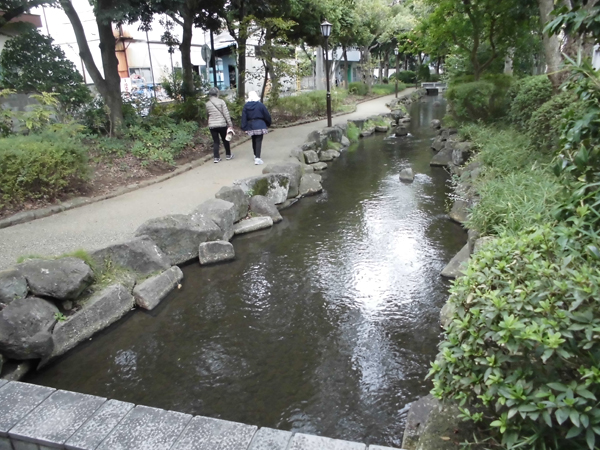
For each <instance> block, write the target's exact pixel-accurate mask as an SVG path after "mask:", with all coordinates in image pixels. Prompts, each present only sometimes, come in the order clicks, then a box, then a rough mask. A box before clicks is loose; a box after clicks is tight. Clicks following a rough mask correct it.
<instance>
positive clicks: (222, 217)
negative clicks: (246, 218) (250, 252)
mask: <svg viewBox="0 0 600 450" xmlns="http://www.w3.org/2000/svg"><path fill="white" fill-rule="evenodd" d="M235 217H236V208H235V205H234V204H233V203H232V202H228V201H226V200H221V199H219V198H211V199H209V200H206V201H205V202H203V203H202V204H200V206H198V207H197V208H196V209H195V210H194V211H193V212H192V220H194V221H196V222H202V221H203V220H206V221H210V220H212V221H213V222H214V223H216V224H217V226H218V227H219V228H220V229H221V231H222V232H223V235H222V236H221V239H222V240H224V241H228V240H229V239H231V238H232V237H233V223H234V222H235Z"/></svg>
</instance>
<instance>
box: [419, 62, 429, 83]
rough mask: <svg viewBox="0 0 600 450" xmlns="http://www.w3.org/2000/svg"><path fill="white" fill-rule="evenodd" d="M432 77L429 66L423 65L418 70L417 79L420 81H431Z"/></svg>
mask: <svg viewBox="0 0 600 450" xmlns="http://www.w3.org/2000/svg"><path fill="white" fill-rule="evenodd" d="M430 77H431V71H430V70H429V66H428V65H426V64H421V65H420V66H419V68H418V69H417V78H418V80H419V81H429V79H430Z"/></svg>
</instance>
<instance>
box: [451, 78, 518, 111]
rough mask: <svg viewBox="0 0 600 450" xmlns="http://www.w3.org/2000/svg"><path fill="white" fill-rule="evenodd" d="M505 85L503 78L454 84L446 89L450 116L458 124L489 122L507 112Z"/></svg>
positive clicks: (506, 89)
mask: <svg viewBox="0 0 600 450" xmlns="http://www.w3.org/2000/svg"><path fill="white" fill-rule="evenodd" d="M507 91H508V88H507V83H506V82H505V79H503V78H497V79H490V80H481V81H474V82H470V83H463V84H455V85H451V86H450V87H449V88H448V91H447V93H446V97H447V98H448V101H449V102H450V114H451V115H452V116H453V118H454V119H455V120H456V121H458V122H477V121H478V120H482V121H490V120H493V119H497V118H499V117H502V116H503V115H504V114H505V113H506V110H507V107H508V102H507V96H506V93H507Z"/></svg>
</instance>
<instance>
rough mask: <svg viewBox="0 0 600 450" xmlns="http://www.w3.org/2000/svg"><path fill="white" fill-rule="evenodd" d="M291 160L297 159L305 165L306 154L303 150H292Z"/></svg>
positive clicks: (298, 148)
mask: <svg viewBox="0 0 600 450" xmlns="http://www.w3.org/2000/svg"><path fill="white" fill-rule="evenodd" d="M290 158H292V159H297V160H298V162H299V163H304V152H303V151H302V148H300V147H295V148H293V149H291V150H290Z"/></svg>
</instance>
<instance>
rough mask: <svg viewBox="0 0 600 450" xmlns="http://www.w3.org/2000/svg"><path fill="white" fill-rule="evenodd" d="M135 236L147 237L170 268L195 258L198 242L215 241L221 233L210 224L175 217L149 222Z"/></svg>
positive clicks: (187, 217)
mask: <svg viewBox="0 0 600 450" xmlns="http://www.w3.org/2000/svg"><path fill="white" fill-rule="evenodd" d="M135 235H136V236H149V237H150V238H151V239H152V240H153V241H154V242H156V244H157V245H158V246H159V247H160V249H161V250H162V251H163V252H164V253H165V254H166V255H167V256H168V257H169V259H170V261H171V264H182V263H184V262H187V261H191V260H193V259H196V258H198V245H200V243H201V242H206V241H216V240H219V239H221V238H222V237H223V231H222V230H221V228H219V226H218V225H217V224H216V223H214V222H213V221H212V220H209V219H203V218H197V219H196V220H193V219H192V217H191V216H188V215H183V214H175V215H171V216H164V217H158V218H156V219H150V220H148V221H146V222H145V223H143V224H142V225H141V226H140V227H139V228H138V229H137V231H136V232H135Z"/></svg>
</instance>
